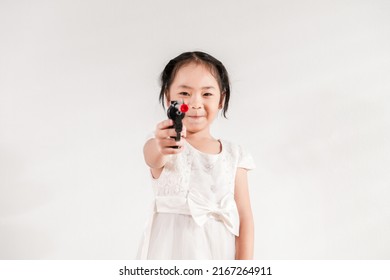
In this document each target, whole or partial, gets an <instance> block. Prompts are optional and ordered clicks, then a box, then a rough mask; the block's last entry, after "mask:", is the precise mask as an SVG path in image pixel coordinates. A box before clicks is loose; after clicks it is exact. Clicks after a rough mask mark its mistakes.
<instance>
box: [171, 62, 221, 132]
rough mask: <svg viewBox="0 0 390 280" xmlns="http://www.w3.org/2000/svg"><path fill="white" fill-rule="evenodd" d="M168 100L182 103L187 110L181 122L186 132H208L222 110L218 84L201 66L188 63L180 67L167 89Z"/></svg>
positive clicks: (207, 70) (206, 69)
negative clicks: (186, 106)
mask: <svg viewBox="0 0 390 280" xmlns="http://www.w3.org/2000/svg"><path fill="white" fill-rule="evenodd" d="M167 97H168V98H167V101H168V105H169V103H170V100H177V101H184V103H186V104H187V105H188V106H189V110H188V112H187V113H186V116H185V118H184V120H183V123H184V125H185V126H186V129H187V132H190V133H196V132H201V131H203V130H208V128H209V126H210V124H211V123H212V122H213V120H214V119H215V117H216V116H217V114H218V112H219V110H220V109H221V108H222V105H221V104H222V101H223V100H222V98H221V97H222V95H221V90H220V88H219V85H218V82H217V80H216V79H215V77H214V76H213V75H212V74H211V72H210V70H209V69H208V68H207V67H205V66H204V65H203V64H196V63H189V64H187V65H184V66H182V67H181V68H180V69H179V70H178V71H177V73H176V76H175V78H174V80H173V82H172V84H171V86H170V88H169V91H168V96H167Z"/></svg>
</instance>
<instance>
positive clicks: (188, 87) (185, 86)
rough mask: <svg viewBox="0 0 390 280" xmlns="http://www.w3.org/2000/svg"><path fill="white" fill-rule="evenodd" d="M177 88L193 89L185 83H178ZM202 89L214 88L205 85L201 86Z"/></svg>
mask: <svg viewBox="0 0 390 280" xmlns="http://www.w3.org/2000/svg"><path fill="white" fill-rule="evenodd" d="M179 88H184V89H193V88H192V87H190V86H187V85H180V86H179ZM202 89H215V87H213V86H206V87H202Z"/></svg>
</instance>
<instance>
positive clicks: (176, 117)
mask: <svg viewBox="0 0 390 280" xmlns="http://www.w3.org/2000/svg"><path fill="white" fill-rule="evenodd" d="M187 111H188V105H187V104H185V103H184V102H183V103H179V102H177V101H171V105H170V106H169V108H168V110H167V115H168V118H170V119H171V120H173V128H174V129H175V131H176V137H174V138H175V141H176V142H178V141H180V135H181V132H182V130H183V123H182V120H183V118H184V116H185V113H186V112H187ZM172 138H173V137H172Z"/></svg>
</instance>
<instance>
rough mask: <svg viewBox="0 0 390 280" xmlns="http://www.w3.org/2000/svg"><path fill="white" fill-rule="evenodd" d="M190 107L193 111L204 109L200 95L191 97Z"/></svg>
mask: <svg viewBox="0 0 390 280" xmlns="http://www.w3.org/2000/svg"><path fill="white" fill-rule="evenodd" d="M190 106H191V108H192V109H201V108H202V98H201V96H199V95H198V94H194V95H192V96H191V100H190Z"/></svg>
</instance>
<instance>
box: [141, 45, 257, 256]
mask: <svg viewBox="0 0 390 280" xmlns="http://www.w3.org/2000/svg"><path fill="white" fill-rule="evenodd" d="M161 83H162V87H161V92H160V101H161V103H162V105H163V106H164V102H165V103H166V105H168V106H169V104H170V101H171V100H176V101H179V102H184V103H185V104H187V105H188V107H189V110H188V112H187V113H186V115H185V117H184V119H183V132H182V137H181V140H180V141H178V142H175V139H173V138H172V137H173V136H176V132H175V130H174V129H173V128H172V125H173V121H172V120H170V119H167V120H164V121H162V122H160V123H158V124H157V127H156V130H155V136H154V138H152V139H149V140H148V141H147V142H146V143H145V146H144V156H145V161H146V164H147V165H148V166H149V167H150V171H151V175H152V177H153V178H152V182H153V187H154V193H155V206H154V213H153V217H152V219H151V221H150V223H149V226H148V228H147V229H146V231H145V235H144V238H143V241H142V243H141V246H140V249H139V252H138V257H137V258H138V259H175V260H178V259H186V260H190V259H252V258H253V235H254V233H253V231H254V229H253V218H252V211H251V206H250V199H249V192H248V183H247V170H249V169H252V168H254V163H253V160H252V157H251V156H250V155H249V154H248V153H246V152H245V150H243V149H242V148H241V147H240V146H238V145H235V144H232V143H230V142H228V141H225V140H221V139H215V138H214V137H213V136H212V135H211V134H210V126H211V124H212V123H213V121H214V119H215V117H216V116H217V114H218V113H219V112H220V110H223V111H222V112H223V115H224V116H225V117H226V111H227V109H228V104H229V98H230V86H229V78H228V73H227V71H226V69H225V67H224V66H223V64H222V63H221V62H220V61H218V60H217V59H215V58H214V57H212V56H211V55H209V54H206V53H203V52H186V53H183V54H181V55H179V56H177V57H176V58H174V59H172V60H171V61H170V62H169V63H168V64H167V65H166V67H165V69H164V71H163V72H162V74H161ZM174 146H176V148H174ZM177 146H178V147H177Z"/></svg>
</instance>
